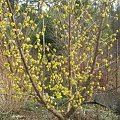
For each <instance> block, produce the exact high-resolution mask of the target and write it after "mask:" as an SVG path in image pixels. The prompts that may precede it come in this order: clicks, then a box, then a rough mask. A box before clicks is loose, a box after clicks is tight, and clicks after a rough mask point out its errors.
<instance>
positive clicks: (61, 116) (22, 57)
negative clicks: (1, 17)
mask: <svg viewBox="0 0 120 120" xmlns="http://www.w3.org/2000/svg"><path fill="white" fill-rule="evenodd" d="M6 2H7V5H8V8H9V11H10V13H11V14H12V16H11V21H12V22H13V23H15V20H14V17H13V11H12V8H11V4H10V1H9V0H6ZM14 29H17V26H16V24H15V26H14ZM15 35H16V43H17V47H18V50H19V52H20V55H21V60H22V62H23V65H24V68H25V70H26V73H27V75H28V76H29V80H30V82H31V84H32V86H33V88H34V91H35V92H36V95H37V97H38V98H39V99H37V100H38V102H40V103H41V104H43V105H44V106H45V107H46V108H47V109H48V110H49V111H50V112H52V113H53V114H54V115H55V116H56V117H57V118H59V119H61V120H63V119H64V117H63V115H62V114H61V113H59V112H58V111H57V110H56V109H54V108H51V107H50V108H48V107H47V103H46V101H45V99H44V98H43V96H42V95H41V94H40V92H39V90H38V89H37V87H36V85H35V83H34V80H33V78H32V76H31V74H30V72H29V69H28V66H27V64H26V61H25V56H24V53H23V50H22V48H21V44H20V41H19V37H18V34H17V32H16V31H15Z"/></svg>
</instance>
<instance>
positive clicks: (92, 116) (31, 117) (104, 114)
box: [0, 103, 120, 120]
mask: <svg viewBox="0 0 120 120" xmlns="http://www.w3.org/2000/svg"><path fill="white" fill-rule="evenodd" d="M82 107H83V108H82V114H81V112H80V110H79V109H78V110H77V111H76V113H75V114H74V115H73V116H72V117H71V119H70V120H120V115H119V114H117V113H115V112H114V111H111V110H108V109H106V108H104V107H102V106H100V105H93V104H86V105H83V106H82ZM81 116H82V117H81ZM0 120H57V119H56V118H55V117H54V116H53V115H52V114H51V113H49V112H48V111H47V110H46V109H45V108H43V107H42V106H41V105H39V104H36V103H28V104H26V105H25V106H24V107H23V108H21V109H20V110H19V111H17V112H8V113H1V114H0Z"/></svg>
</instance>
